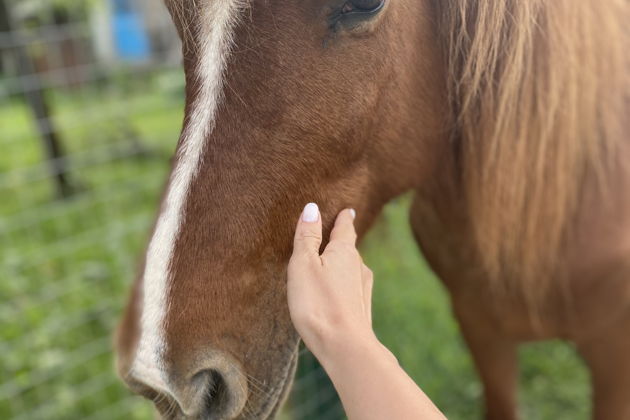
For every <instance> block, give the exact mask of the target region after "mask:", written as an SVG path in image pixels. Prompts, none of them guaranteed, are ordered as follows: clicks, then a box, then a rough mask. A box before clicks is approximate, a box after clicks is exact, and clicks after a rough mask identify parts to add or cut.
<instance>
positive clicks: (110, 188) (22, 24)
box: [0, 0, 588, 420]
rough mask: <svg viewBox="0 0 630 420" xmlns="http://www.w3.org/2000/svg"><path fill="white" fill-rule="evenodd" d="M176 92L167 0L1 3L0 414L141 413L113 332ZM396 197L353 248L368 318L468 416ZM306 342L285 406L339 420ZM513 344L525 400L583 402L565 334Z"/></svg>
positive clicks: (442, 314)
mask: <svg viewBox="0 0 630 420" xmlns="http://www.w3.org/2000/svg"><path fill="white" fill-rule="evenodd" d="M183 96H184V78H183V74H182V69H181V58H180V49H179V44H178V40H177V37H176V34H175V33H174V30H173V28H172V25H171V23H170V19H169V17H168V16H167V13H166V11H165V10H164V8H163V6H162V4H161V2H157V1H155V0H91V1H85V2H76V1H73V0H54V1H49V0H19V1H18V0H13V1H10V0H0V419H29V420H30V419H79V418H80V419H108V420H109V419H119V418H120V419H149V418H153V409H152V407H151V405H150V404H149V403H148V402H146V401H144V400H143V399H141V398H139V397H135V396H132V395H131V394H130V393H129V392H128V391H127V390H126V389H125V388H124V387H123V386H122V384H121V382H120V381H119V380H118V379H117V378H116V376H115V374H114V367H113V358H112V350H111V349H112V345H111V341H112V338H111V337H112V331H113V329H114V326H115V324H116V322H117V319H118V317H119V314H120V310H121V308H122V305H123V304H124V302H125V300H126V296H127V293H128V288H129V286H130V283H131V280H132V278H133V274H134V272H135V268H136V267H135V264H136V260H137V257H138V255H139V254H140V253H141V250H142V247H143V246H144V244H145V241H146V239H147V233H148V229H149V228H150V224H151V223H152V220H153V217H154V215H155V211H156V206H157V203H158V198H159V194H160V192H161V189H162V186H163V183H164V180H165V177H166V175H167V171H168V167H169V160H170V157H171V155H172V153H173V151H174V148H175V143H176V141H177V138H178V135H179V131H180V128H181V123H182V117H183V115H182V112H183ZM407 207H408V203H407V201H405V200H404V199H403V200H402V201H401V202H399V203H398V204H395V206H394V207H390V208H388V209H387V210H386V212H385V219H386V221H387V223H386V225H385V226H384V227H383V225H381V227H380V228H377V230H376V232H373V233H372V235H374V236H373V240H372V241H371V242H370V241H367V245H366V246H364V248H363V250H362V252H364V257H365V259H366V261H368V264H370V265H371V267H372V268H373V271H374V272H375V277H376V278H377V279H390V280H381V281H377V284H376V285H375V302H374V310H375V318H374V323H375V329H376V331H377V333H378V334H379V337H380V338H381V340H382V341H383V342H384V343H385V344H386V345H387V346H388V347H389V348H390V349H392V350H393V351H394V353H395V354H396V355H397V357H398V358H399V360H400V362H401V364H402V365H403V366H404V367H405V369H406V370H407V371H408V372H410V374H411V375H412V377H414V379H416V381H418V382H419V383H420V384H421V385H422V387H423V389H424V390H425V391H426V392H427V393H428V394H429V395H430V396H431V397H432V398H434V400H435V401H436V402H437V403H438V406H440V407H442V408H444V409H445V411H446V412H447V414H448V415H449V417H450V418H455V419H457V418H475V417H477V416H478V415H479V413H480V408H479V404H478V400H479V398H480V395H481V389H480V386H479V384H478V382H477V381H476V379H475V375H474V371H473V368H472V364H471V362H470V359H469V357H468V356H467V354H466V351H465V346H464V345H463V343H462V342H461V340H460V339H459V336H458V334H457V327H456V324H455V323H454V321H453V319H452V317H451V316H450V310H449V308H448V299H447V298H446V296H445V294H444V292H443V290H442V289H441V287H440V286H439V284H438V283H437V282H436V281H435V279H434V278H433V277H432V276H431V274H430V272H429V271H428V270H427V268H426V266H425V265H424V263H423V262H422V261H421V259H420V258H419V256H418V255H417V250H416V248H415V245H413V240H412V239H411V235H410V233H409V230H408V226H407V223H406V209H407ZM372 263H373V264H372ZM393 279H395V280H396V282H393V281H392V280H393ZM420 320H422V321H420ZM420 336H421V337H420ZM301 356H302V357H301V359H300V368H299V372H298V376H297V379H296V382H295V386H294V387H293V391H292V394H291V395H292V396H291V398H290V400H289V403H288V404H287V406H286V408H285V410H284V411H283V413H282V414H281V417H282V418H284V419H309V418H312V419H339V418H343V411H342V409H341V407H340V403H339V400H338V398H337V395H336V393H335V391H334V389H333V388H332V387H331V385H330V383H329V381H328V379H327V377H326V375H325V373H324V372H323V371H322V369H321V368H320V367H319V366H318V365H317V363H316V362H315V361H314V360H313V358H312V356H310V355H309V354H308V353H306V352H305V351H302V352H301ZM525 359H526V362H527V363H526V365H525V368H524V370H523V376H524V378H525V380H526V385H527V387H526V389H527V392H526V393H525V394H524V399H525V401H526V402H527V401H538V400H539V399H540V400H545V401H548V400H551V401H552V404H551V405H548V404H543V405H540V406H539V405H536V407H538V408H536V409H534V408H532V407H534V405H533V404H528V405H527V408H526V411H525V413H526V414H532V413H533V414H536V413H538V414H536V415H533V417H531V418H571V419H575V418H584V417H585V414H584V413H586V412H587V407H588V405H587V404H586V403H585V401H586V395H587V389H586V380H585V377H586V373H585V372H584V370H583V369H582V368H580V367H579V363H578V362H577V361H576V357H575V355H574V352H573V351H572V350H571V349H570V348H568V347H566V346H562V345H553V346H551V347H542V348H534V349H533V350H528V352H527V353H526V354H525ZM540 371H544V372H547V373H549V372H551V377H552V378H553V377H562V378H563V380H562V381H561V382H555V381H553V380H547V379H545V378H547V376H544V375H543V376H541V375H540V374H539V372H540ZM560 384H562V386H559V385H560ZM550 395H552V396H553V397H552V398H550V397H549V396H550ZM554 404H555V405H554ZM541 413H542V414H541ZM566 413H570V414H569V415H566V416H564V415H563V414H566ZM580 415H581V417H580Z"/></svg>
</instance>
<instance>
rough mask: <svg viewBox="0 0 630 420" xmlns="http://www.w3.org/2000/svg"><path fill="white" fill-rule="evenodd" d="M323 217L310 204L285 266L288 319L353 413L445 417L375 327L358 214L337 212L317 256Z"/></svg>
mask: <svg viewBox="0 0 630 420" xmlns="http://www.w3.org/2000/svg"><path fill="white" fill-rule="evenodd" d="M321 241H322V225H321V216H320V215H319V211H318V209H317V207H316V206H315V205H312V204H310V205H308V206H307V207H306V208H305V210H304V212H303V214H302V217H301V218H300V221H299V222H298V225H297V228H296V235H295V242H294V251H293V256H292V258H291V262H290V264H289V270H288V299H289V310H290V312H291V319H292V320H293V323H294V325H295V327H296V329H297V331H298V332H299V333H300V335H301V337H302V339H303V340H304V342H305V344H306V346H307V347H308V348H309V349H310V350H311V351H312V352H313V354H314V355H315V357H317V358H318V359H319V361H320V362H321V364H322V366H323V367H324V369H325V370H326V372H327V373H328V375H329V376H330V378H331V380H332V381H333V383H334V385H335V388H336V389H337V392H338V393H339V396H340V398H341V401H342V403H343V405H344V408H345V410H346V414H347V416H348V418H349V419H350V420H382V419H423V420H425V419H426V420H433V419H444V416H443V415H442V414H441V413H440V411H439V410H438V409H437V408H436V407H435V405H433V403H432V402H431V400H430V399H429V398H428V397H427V396H426V395H425V394H424V393H423V392H422V390H421V389H420V388H419V387H418V386H417V385H416V384H415V383H414V382H413V380H412V379H411V378H410V377H409V376H408V375H407V374H406V373H405V372H404V370H403V369H402V368H401V367H400V366H399V364H398V362H397V360H396V358H395V357H394V356H393V355H392V353H391V352H389V350H387V349H386V348H385V347H384V346H383V345H382V344H381V343H380V342H379V341H378V339H377V337H376V335H375V334H374V332H373V330H372V317H371V298H372V285H373V279H372V273H371V271H370V270H369V269H368V268H367V267H366V266H365V265H364V264H363V261H362V259H361V256H360V255H359V253H358V251H357V249H356V233H355V230H354V213H353V212H352V211H351V210H344V211H343V212H342V213H341V214H340V215H339V216H338V218H337V220H336V222H335V227H334V228H333V231H332V233H331V237H330V242H329V244H328V245H327V247H326V249H325V250H324V252H323V253H322V254H321V255H320V254H319V248H320V245H321Z"/></svg>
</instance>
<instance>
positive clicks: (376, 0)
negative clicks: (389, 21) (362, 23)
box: [347, 0, 384, 11]
mask: <svg viewBox="0 0 630 420" xmlns="http://www.w3.org/2000/svg"><path fill="white" fill-rule="evenodd" d="M383 3H384V2H383V0H350V1H348V3H347V4H349V5H350V7H352V8H354V9H355V10H363V11H373V10H375V9H378V8H379V7H380V6H381V5H382V4H383Z"/></svg>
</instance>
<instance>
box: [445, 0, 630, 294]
mask: <svg viewBox="0 0 630 420" xmlns="http://www.w3.org/2000/svg"><path fill="white" fill-rule="evenodd" d="M436 7H437V11H438V13H439V18H440V31H441V33H442V40H443V42H444V43H445V50H446V51H447V54H446V59H447V69H448V78H449V82H448V85H449V90H450V100H451V105H452V109H453V121H455V122H456V124H455V130H454V135H453V140H454V144H455V145H456V148H457V149H456V156H457V162H456V164H457V168H458V176H459V182H458V188H459V191H460V192H461V195H462V197H463V199H464V201H465V206H466V211H467V217H468V218H469V224H470V228H471V229H472V232H471V233H472V235H473V237H474V239H475V243H476V245H477V248H478V252H479V254H480V257H481V259H482V261H483V265H484V268H485V270H487V272H488V274H490V275H489V279H494V280H495V281H496V282H497V283H502V284H497V287H503V288H505V287H517V288H518V289H519V290H521V291H523V292H524V293H525V294H526V295H529V297H530V298H532V299H535V298H536V295H537V294H538V295H537V296H540V294H539V293H544V291H546V288H547V287H548V285H549V284H550V280H551V278H552V277H553V276H557V275H558V273H557V267H558V265H559V264H558V259H559V258H561V257H562V249H563V244H564V243H566V241H567V240H569V236H570V235H569V234H570V231H571V229H570V226H571V222H572V221H573V220H575V217H576V213H577V210H578V208H579V201H580V194H581V189H582V188H583V183H584V180H585V179H587V177H588V179H591V178H595V179H597V180H598V181H601V182H603V183H605V182H606V180H607V179H609V178H610V174H609V173H608V172H607V171H609V170H610V167H611V166H612V163H611V159H613V158H614V157H615V153H616V151H617V150H618V146H619V145H620V144H621V142H622V141H625V140H622V139H623V137H624V136H627V135H628V133H627V129H628V127H627V118H628V114H627V112H628V111H627V106H628V103H629V102H628V99H629V97H630V94H629V92H628V91H629V86H630V83H629V80H628V76H629V70H630V66H629V65H628V64H629V63H628V61H627V60H628V58H627V53H628V51H630V42H628V41H629V39H630V37H629V32H628V28H629V26H628V22H630V3H629V2H627V1H626V0H580V1H575V0H527V1H522V0H484V1H476V0H448V1H438V2H436ZM624 129H625V130H626V132H625V133H624ZM598 185H599V184H598ZM598 189H599V190H602V191H603V190H604V189H605V188H598ZM510 282H512V284H511V285H510ZM513 282H518V283H519V284H514V283H513ZM525 297H526V298H527V297H528V296H525Z"/></svg>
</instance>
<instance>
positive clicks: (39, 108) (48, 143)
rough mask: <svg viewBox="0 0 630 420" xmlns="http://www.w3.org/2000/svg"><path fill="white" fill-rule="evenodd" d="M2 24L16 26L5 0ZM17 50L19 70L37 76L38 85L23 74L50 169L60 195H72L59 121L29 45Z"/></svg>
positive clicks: (0, 14) (0, 5)
mask: <svg viewBox="0 0 630 420" xmlns="http://www.w3.org/2000/svg"><path fill="white" fill-rule="evenodd" d="M0 25H2V26H0V31H3V32H7V33H8V32H10V31H11V30H12V29H13V28H12V25H11V15H10V14H9V9H8V7H7V5H6V2H5V0H0ZM15 52H16V54H17V62H18V67H19V69H18V70H19V73H20V74H21V75H31V76H33V79H30V80H36V83H35V84H34V85H31V86H29V84H28V82H27V81H26V79H24V78H22V80H23V81H22V85H23V86H22V88H23V89H22V90H23V92H24V99H25V101H26V103H27V105H28V106H29V108H30V109H31V112H32V114H33V117H34V118H35V123H36V125H37V130H38V132H39V137H40V140H41V142H42V145H43V146H44V150H45V153H46V157H47V159H48V165H49V170H50V171H51V175H52V178H53V179H54V180H55V184H56V187H57V196H58V197H60V198H65V197H68V196H69V195H71V194H72V192H73V188H72V186H71V184H70V182H69V180H68V176H67V173H66V172H67V166H68V165H67V161H66V157H65V153H64V150H63V147H62V144H61V141H60V139H59V135H58V133H57V130H56V128H55V124H54V122H53V121H52V119H51V117H50V108H49V106H48V103H47V102H46V98H45V97H44V92H43V86H42V84H41V80H40V78H39V77H38V75H37V71H36V69H35V66H34V64H33V61H32V59H31V57H30V55H29V53H28V50H27V48H26V47H25V46H24V45H22V44H21V43H20V42H19V41H18V42H16V45H15Z"/></svg>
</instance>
